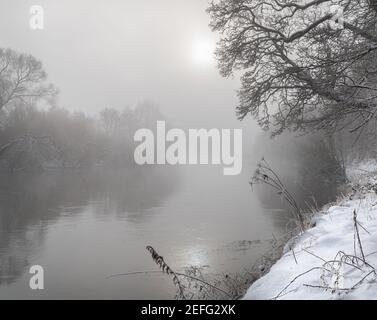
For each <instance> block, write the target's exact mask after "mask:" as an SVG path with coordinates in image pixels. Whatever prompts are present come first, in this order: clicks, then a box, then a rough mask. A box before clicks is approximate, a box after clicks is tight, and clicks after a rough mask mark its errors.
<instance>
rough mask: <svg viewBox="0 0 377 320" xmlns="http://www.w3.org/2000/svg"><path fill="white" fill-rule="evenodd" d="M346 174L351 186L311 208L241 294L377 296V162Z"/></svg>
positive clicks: (249, 296) (268, 296) (269, 296)
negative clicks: (301, 228)
mask: <svg viewBox="0 0 377 320" xmlns="http://www.w3.org/2000/svg"><path fill="white" fill-rule="evenodd" d="M347 175H348V177H349V179H350V181H351V186H352V188H351V190H352V191H350V192H349V194H346V195H344V196H342V197H341V198H339V199H338V200H337V201H336V202H335V203H332V204H329V205H326V206H325V207H323V208H322V210H321V211H320V212H318V213H316V214H315V215H314V217H313V221H312V225H313V227H312V228H310V229H308V230H306V231H305V232H304V233H302V234H300V235H299V236H296V237H294V238H293V239H291V240H290V241H289V242H288V243H287V244H286V245H285V248H284V252H283V255H282V257H281V258H280V259H279V260H278V261H277V262H276V263H275V264H274V265H273V266H272V268H271V269H270V271H269V272H268V273H267V274H266V275H264V276H263V277H261V278H260V279H258V280H257V281H255V282H254V283H253V284H252V285H251V287H250V288H249V289H248V291H247V292H246V294H245V296H244V298H243V299H376V298H377V275H376V273H377V272H376V270H375V269H374V268H375V267H377V163H376V162H372V161H370V162H365V163H363V164H358V165H357V166H352V167H351V168H350V169H349V170H348V172H347Z"/></svg>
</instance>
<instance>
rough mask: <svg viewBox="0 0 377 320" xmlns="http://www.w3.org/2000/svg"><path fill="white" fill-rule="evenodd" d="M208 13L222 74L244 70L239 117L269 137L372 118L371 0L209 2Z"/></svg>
mask: <svg viewBox="0 0 377 320" xmlns="http://www.w3.org/2000/svg"><path fill="white" fill-rule="evenodd" d="M208 12H209V14H210V16H211V27H212V29H213V30H214V31H219V32H220V33H221V35H222V37H221V40H220V41H219V43H218V49H217V52H216V54H217V57H218V61H219V68H220V71H221V74H222V75H223V76H231V75H232V74H233V73H234V72H235V71H242V72H243V75H242V87H241V89H240V90H239V101H240V103H239V106H238V107H237V113H238V116H239V118H240V119H243V118H244V117H245V116H247V115H248V114H251V115H252V116H253V117H255V118H256V119H257V120H258V122H259V124H260V125H261V126H262V127H264V128H266V129H269V128H271V129H272V130H273V133H274V134H279V133H281V132H282V131H283V130H285V129H290V130H303V131H306V130H320V129H326V130H330V131H332V130H337V129H341V128H343V127H348V128H349V130H350V131H357V130H358V129H361V128H362V127H363V126H365V125H366V124H368V123H369V122H370V121H372V120H376V118H377V113H376V112H377V84H376V81H377V63H376V62H377V52H376V51H377V30H376V21H377V1H376V0H307V1H304V0H214V1H213V2H212V3H211V4H210V6H209V8H208Z"/></svg>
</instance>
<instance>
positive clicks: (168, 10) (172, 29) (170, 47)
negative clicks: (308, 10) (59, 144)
mask: <svg viewBox="0 0 377 320" xmlns="http://www.w3.org/2000/svg"><path fill="white" fill-rule="evenodd" d="M35 4H38V5H41V6H42V7H43V8H44V14H45V29H44V30H31V29H30V27H29V18H30V14H29V9H30V7H31V5H35ZM206 7H207V0H190V1H188V0H137V1H135V0H95V1H94V0H75V1H74V0H64V1H61V0H38V1H37V0H33V1H29V0H1V1H0V46H2V47H10V48H12V49H15V50H17V51H20V52H25V53H31V54H33V55H34V56H35V57H37V58H38V59H40V60H41V61H42V62H43V65H44V68H45V70H46V71H47V73H48V75H49V80H50V81H51V82H52V83H54V84H55V85H56V86H57V87H58V88H59V89H60V96H59V104H60V105H61V106H63V107H65V108H68V109H71V110H72V109H76V110H82V111H85V112H86V113H90V114H94V113H96V112H97V111H98V110H100V109H102V108H105V107H113V108H118V109H122V108H123V107H124V106H127V105H133V104H135V103H137V102H138V101H142V100H145V99H147V100H150V101H152V102H154V103H156V104H157V105H158V106H159V107H160V109H161V111H162V112H163V113H165V114H166V115H167V116H168V118H169V119H171V120H172V121H173V123H174V124H175V125H176V126H181V127H193V128H196V127H201V126H203V127H223V128H234V127H242V128H244V129H245V128H247V134H253V132H254V131H255V130H256V129H255V124H254V122H253V121H251V120H248V121H246V122H244V123H243V124H241V123H240V122H239V121H238V120H236V116H235V106H236V104H237V97H236V92H235V91H236V89H237V88H238V87H239V80H238V79H237V78H235V79H224V78H222V77H221V76H220V75H219V73H218V70H217V69H216V62H215V60H214V58H213V56H212V54H211V52H212V51H213V49H214V46H215V43H216V39H217V38H216V37H217V35H216V34H214V33H212V32H211V30H210V29H209V27H208V23H209V17H208V15H207V13H206V12H205V9H206Z"/></svg>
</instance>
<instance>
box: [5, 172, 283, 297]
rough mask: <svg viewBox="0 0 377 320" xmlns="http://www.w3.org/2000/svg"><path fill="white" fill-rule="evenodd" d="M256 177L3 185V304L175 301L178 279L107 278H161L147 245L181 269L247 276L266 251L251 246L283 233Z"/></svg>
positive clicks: (143, 176)
mask: <svg viewBox="0 0 377 320" xmlns="http://www.w3.org/2000/svg"><path fill="white" fill-rule="evenodd" d="M156 168H157V169H156ZM248 178H249V177H248V175H246V174H245V175H242V174H241V175H239V176H223V175H222V171H221V169H220V168H217V167H214V168H210V167H208V166H203V167H200V166H199V167H195V168H185V169H180V170H179V171H178V170H175V169H174V170H172V169H171V168H167V169H164V168H158V167H153V168H145V167H144V168H143V170H140V169H133V170H131V171H130V170H129V171H126V172H119V171H116V172H101V171H97V172H87V173H83V172H81V173H80V172H72V171H69V172H46V173H44V174H42V175H39V176H30V175H26V174H18V175H17V176H12V177H8V178H3V179H2V180H1V182H0V188H1V193H0V259H1V265H0V266H1V268H0V299H6V298H32V299H33V298H37V299H38V298H52V299H54V298H72V299H76V298H113V299H136V298H172V297H173V288H172V287H171V283H170V281H168V280H167V279H166V278H165V277H163V276H160V275H157V274H151V275H145V276H144V275H143V276H129V277H119V278H111V279H106V276H107V275H110V274H113V273H120V272H131V271H144V270H157V269H156V266H155V265H154V263H153V262H152V261H151V259H150V256H149V255H148V253H147V252H146V250H145V246H146V245H152V246H154V247H155V248H156V250H157V251H158V252H159V253H160V254H161V255H163V256H164V257H165V260H166V261H167V262H168V263H169V264H170V265H171V266H172V268H174V269H176V270H182V269H183V268H184V267H186V266H189V265H196V266H208V268H209V269H210V270H212V271H213V272H221V271H227V272H237V271H239V270H242V269H243V268H244V267H248V266H250V265H251V264H252V263H253V261H254V260H255V259H256V258H257V257H259V254H260V253H261V252H262V251H263V250H264V249H265V248H266V246H265V243H264V242H263V241H261V242H258V241H255V242H252V241H251V240H258V239H259V240H261V239H262V240H263V239H269V238H271V236H272V234H273V233H274V234H275V235H278V234H279V233H280V232H281V231H283V230H281V228H280V227H279V224H277V223H276V220H273V219H271V216H278V215H277V214H276V212H275V213H274V212H272V211H271V210H269V212H270V215H269V214H266V209H263V208H262V207H261V205H260V203H259V201H258V200H257V199H256V198H255V195H254V194H253V193H251V192H250V188H249V186H248ZM239 240H249V241H248V242H242V243H241V244H242V246H241V247H239V246H237V245H235V244H237V243H238V241H239ZM240 248H241V249H240ZM33 264H40V265H42V266H43V267H44V271H45V289H44V290H40V291H33V290H30V289H29V287H28V283H29V279H30V275H29V274H28V267H29V266H30V265H33Z"/></svg>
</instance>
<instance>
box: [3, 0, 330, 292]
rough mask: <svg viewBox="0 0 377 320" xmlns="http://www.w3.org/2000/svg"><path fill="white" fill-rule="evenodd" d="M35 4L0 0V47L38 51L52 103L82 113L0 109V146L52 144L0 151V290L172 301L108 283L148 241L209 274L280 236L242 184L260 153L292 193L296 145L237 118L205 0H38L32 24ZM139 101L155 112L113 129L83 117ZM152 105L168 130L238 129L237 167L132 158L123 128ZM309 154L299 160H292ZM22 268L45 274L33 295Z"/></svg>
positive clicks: (165, 287) (159, 282) (281, 228)
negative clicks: (38, 16)
mask: <svg viewBox="0 0 377 320" xmlns="http://www.w3.org/2000/svg"><path fill="white" fill-rule="evenodd" d="M34 4H35V3H34V1H17V2H16V1H14V0H12V1H11V0H2V1H1V2H0V48H8V47H9V48H11V49H13V50H16V51H17V52H21V53H27V54H31V55H33V56H34V57H36V58H37V59H38V60H40V61H42V63H43V68H44V70H46V72H47V73H48V81H49V82H51V83H53V84H54V85H55V86H56V87H57V88H58V89H59V95H58V96H57V101H56V102H55V103H56V105H57V106H59V107H62V108H65V109H68V110H70V111H81V112H84V113H85V114H86V115H88V118H85V117H81V116H80V115H77V114H76V115H75V114H73V113H72V114H66V113H64V112H62V111H61V110H50V111H48V112H47V111H46V112H45V113H43V112H41V111H40V110H39V111H36V110H31V111H30V110H26V111H25V112H24V113H22V111H20V114H21V116H19V114H17V112H16V111H14V110H18V109H20V110H22V108H21V107H22V105H21V107H20V106H19V105H15V106H12V107H13V109H12V108H9V109H10V110H9V112H8V113H6V114H5V115H4V119H5V120H4V123H5V124H4V126H3V127H4V128H3V127H2V126H0V129H1V130H2V131H1V132H0V133H1V135H0V147H1V146H2V145H6V144H7V143H8V142H9V141H12V139H16V138H18V137H19V136H21V135H22V134H25V132H26V133H29V134H30V133H31V134H34V135H35V136H45V135H48V134H50V135H51V136H53V137H55V138H56V140H57V142H58V143H60V150H59V152H60V153H59V157H60V158H59V159H58V161H57V160H56V159H52V158H54V155H51V154H53V153H54V152H55V151H56V150H48V152H45V151H46V150H44V149H42V147H41V145H42V144H40V145H38V141H37V139H35V138H34V137H33V136H30V137H28V136H27V137H25V138H24V140H22V141H21V142H20V143H19V144H16V143H15V144H14V145H15V147H14V149H12V150H11V151H9V150H8V151H9V152H8V153H7V154H5V153H4V155H2V154H1V153H0V156H3V158H4V159H2V158H1V159H0V160H1V161H3V162H1V161H0V169H2V170H3V171H2V172H0V174H3V175H2V176H1V178H0V195H1V197H0V240H1V241H0V259H1V261H0V262H1V264H0V265H2V270H1V272H2V273H0V298H4V299H7V298H20V297H21V298H88V297H89V298H130V299H131V298H169V297H172V291H173V290H172V289H173V288H171V286H169V284H166V282H164V279H163V278H162V277H159V278H157V279H156V278H155V279H154V280H152V281H149V282H147V281H143V280H145V279H140V278H138V279H137V278H133V279H131V280H124V281H121V280H120V281H116V284H115V282H111V281H108V280H107V279H106V275H109V274H111V273H116V272H128V271H138V270H140V269H141V270H143V269H150V268H149V267H146V268H145V266H146V265H148V266H150V267H151V268H152V267H153V266H154V265H153V261H151V259H150V256H148V254H147V253H146V252H145V246H146V245H153V246H155V247H156V248H157V249H158V250H161V254H166V257H167V259H168V260H169V261H171V262H172V266H173V267H177V268H178V269H179V268H180V269H179V270H182V268H184V267H187V266H190V265H194V266H205V267H206V268H209V269H210V273H211V272H223V271H227V272H228V271H230V272H238V271H239V270H243V268H244V267H248V266H250V265H251V264H252V263H253V262H255V261H256V259H257V258H258V257H259V256H260V253H261V252H262V251H263V250H262V249H266V242H263V241H269V240H270V239H271V235H272V234H276V235H279V234H282V233H284V232H285V231H286V228H285V227H286V222H287V220H288V219H289V218H287V216H288V214H287V212H288V211H287V210H286V209H287V208H286V205H285V206H284V205H282V202H281V201H280V199H279V198H278V197H276V195H275V194H273V195H272V194H271V193H268V194H267V195H265V196H264V197H261V199H260V198H258V197H257V194H256V193H252V192H251V189H250V186H249V184H248V182H249V179H250V176H251V175H252V172H253V170H254V169H255V163H256V161H257V160H258V159H260V157H261V156H262V155H263V154H265V153H266V152H267V154H268V157H269V158H271V159H272V160H271V163H272V165H273V167H274V168H276V170H277V171H278V172H279V174H281V176H282V177H283V178H284V179H285V181H288V183H287V185H289V186H290V187H292V189H293V190H294V189H295V188H296V189H300V187H298V186H297V183H296V181H293V180H292V177H293V176H294V177H295V179H296V180H297V179H298V178H297V176H298V175H299V174H300V172H299V171H298V170H297V166H296V165H295V161H296V160H297V159H299V160H300V157H301V155H300V154H299V153H298V152H296V150H295V151H294V152H290V150H294V149H289V148H288V149H287V148H286V147H285V144H287V145H288V141H290V140H291V136H289V137H288V138H286V139H285V140H275V141H274V143H273V144H271V143H270V142H269V137H268V134H264V135H262V130H261V129H260V128H259V127H258V126H257V124H256V121H255V120H252V119H249V118H248V119H245V120H244V121H242V122H241V121H239V120H238V119H237V117H236V112H235V107H236V106H237V93H236V90H237V89H238V88H239V86H240V81H239V75H235V76H234V77H233V78H228V79H225V78H223V77H221V76H220V74H219V71H218V69H217V65H216V61H215V57H214V54H213V51H214V49H215V44H216V41H217V39H218V38H217V37H218V35H216V34H214V33H212V32H211V30H210V29H209V27H208V23H209V17H208V15H207V13H206V12H205V9H206V7H207V1H202V0H195V1H187V0H163V1H152V0H138V1H131V0H112V1H109V0H107V1H105V0H96V1H93V0H80V1H73V0H64V1H61V0H40V1H39V2H38V5H41V6H42V7H43V9H44V29H43V30H32V29H31V28H30V27H29V18H30V14H29V9H30V7H31V6H32V5H34ZM143 101H148V103H150V105H153V106H157V107H158V109H159V112H157V111H156V112H155V110H154V109H153V112H154V113H153V112H152V111H151V113H153V117H152V118H148V116H149V115H150V114H149V113H148V112H149V111H150V110H149V109H148V108H144V109H143V108H140V109H137V108H134V109H133V110H137V112H136V111H135V113H134V114H131V115H130V114H127V116H130V117H123V118H122V119H121V121H123V122H122V124H121V125H119V128H118V129H117V130H118V131H116V130H114V131H111V130H109V132H108V131H107V129H109V128H103V127H101V128H99V127H100V125H99V124H100V123H101V122H100V121H98V122H94V121H92V119H91V118H92V117H93V118H98V117H99V116H98V115H99V112H100V111H101V110H103V109H104V108H113V109H117V110H119V111H120V113H119V114H118V115H120V114H121V111H122V110H124V108H125V107H131V108H133V107H135V106H136V105H139V106H140V102H143ZM141 105H142V104H141ZM147 105H148V104H147ZM148 110H149V111H148ZM12 112H13V113H12ZM138 112H139V113H138ZM143 112H144V113H143ZM140 115H141V116H140ZM160 115H161V117H163V119H161V120H164V119H166V122H167V123H168V124H169V127H176V128H182V129H188V128H218V129H223V128H224V129H226V128H229V129H233V128H241V129H242V130H243V142H244V144H243V159H244V160H243V170H242V172H241V174H240V175H236V176H229V177H224V176H223V174H222V167H221V166H216V167H212V166H210V165H208V166H205V165H204V166H197V167H195V168H192V167H191V168H188V169H187V167H185V168H186V169H187V170H184V169H183V168H182V167H173V168H172V167H169V166H166V167H164V168H161V167H157V166H152V167H147V168H145V167H142V166H137V165H136V164H135V163H134V162H133V161H132V160H133V157H132V155H133V149H132V147H133V144H132V143H133V141H132V139H133V131H134V129H135V130H136V129H137V128H138V126H139V125H140V123H141V124H143V123H144V122H143V121H142V120H145V119H144V118H143V116H144V117H145V118H148V119H149V120H150V119H152V120H153V121H152V122H154V123H156V120H159V119H157V118H158V117H159V116H160ZM0 116H1V114H0ZM138 116H140V117H139V118H138ZM89 117H90V118H89ZM119 117H120V116H119ZM130 119H131V120H130ZM135 119H136V120H135ZM97 120H98V119H97ZM137 120H140V122H137ZM136 122H137V123H136ZM93 123H94V124H93ZM102 124H103V123H102ZM149 124H150V123H149ZM97 125H98V126H97ZM122 126H123V127H122ZM105 127H106V126H105ZM110 129H113V128H110ZM110 131H111V132H110ZM126 131H127V134H126ZM33 139H34V140H33ZM92 140H94V141H96V142H97V143H96V144H94V143H91V142H92ZM257 140H259V141H257ZM279 141H285V142H284V145H282V142H279ZM257 142H258V143H257ZM17 143H18V142H17ZM32 143H34V146H35V145H37V147H39V149H38V148H37V147H36V148H35V149H36V150H37V151H35V152H34V150H32V151H33V152H29V153H27V152H26V153H25V154H26V155H25V154H21V153H20V152H19V150H18V149H17V148H20V149H21V151H23V150H22V148H24V149H27V146H28V145H31V144H32ZM43 143H44V145H43V147H45V144H47V142H46V141H43ZM25 146H26V147H25ZM267 146H268V148H267ZM8 149H9V148H8ZM299 149H300V148H299ZM28 150H29V149H28ZM62 150H63V152H61V151H62ZM108 150H110V151H108ZM130 150H131V151H130ZM29 151H30V150H29ZM283 151H284V152H283ZM36 153H38V156H36ZM42 153H43V156H39V154H42ZM48 153H51V154H48ZM46 154H47V155H46ZM302 158H304V157H302ZM311 162H312V160H311V158H310V157H308V159H306V158H305V161H303V162H302V163H301V165H302V166H304V167H307V166H308V165H310V163H311ZM29 163H31V165H30V169H31V170H30V171H31V172H28V171H27V170H26V169H25V168H29V167H28V166H29ZM46 163H47V164H48V165H46V166H45V167H43V165H45V164H46ZM1 165H3V167H1ZM156 167H157V168H156ZM309 167H310V166H309ZM46 168H47V169H46ZM49 170H50V171H49ZM311 175H315V172H311ZM320 183H321V180H320V178H319V182H318V185H320V186H322V185H321V184H320ZM319 189H321V188H319ZM322 189H323V188H322ZM331 195H332V194H331ZM298 196H299V197H300V198H305V197H307V196H308V194H299V195H298ZM329 196H330V192H329ZM272 197H273V199H277V200H276V201H274V200H272ZM303 200H306V199H303ZM327 200H328V199H327V198H326V199H324V201H327ZM304 202H305V201H302V203H304ZM266 204H268V205H266ZM281 210H285V211H284V213H285V214H280V215H279V214H278V213H281ZM67 235H69V236H67ZM255 240H258V241H260V242H258V245H257V246H254V244H255V243H256V242H253V241H255ZM242 241H243V242H242ZM245 241H246V242H245ZM239 243H241V244H243V245H244V244H245V243H246V244H247V246H246V248H245V247H242V248H241V249H240V248H239ZM260 244H261V245H260ZM229 248H231V249H229ZM233 249H235V250H233ZM98 261H100V263H98ZM32 264H41V265H43V266H44V267H45V268H46V275H47V277H48V281H47V282H46V283H50V284H51V285H50V286H49V287H47V288H46V290H45V291H43V292H38V293H37V294H36V295H33V294H34V293H33V292H31V291H30V290H28V289H25V288H26V287H27V286H26V285H25V283H27V282H28V276H29V275H28V273H27V267H29V266H30V265H32ZM155 267H156V266H155ZM156 268H157V267H156ZM248 280H250V279H248ZM25 281H26V282H25ZM150 286H152V289H150Z"/></svg>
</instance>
